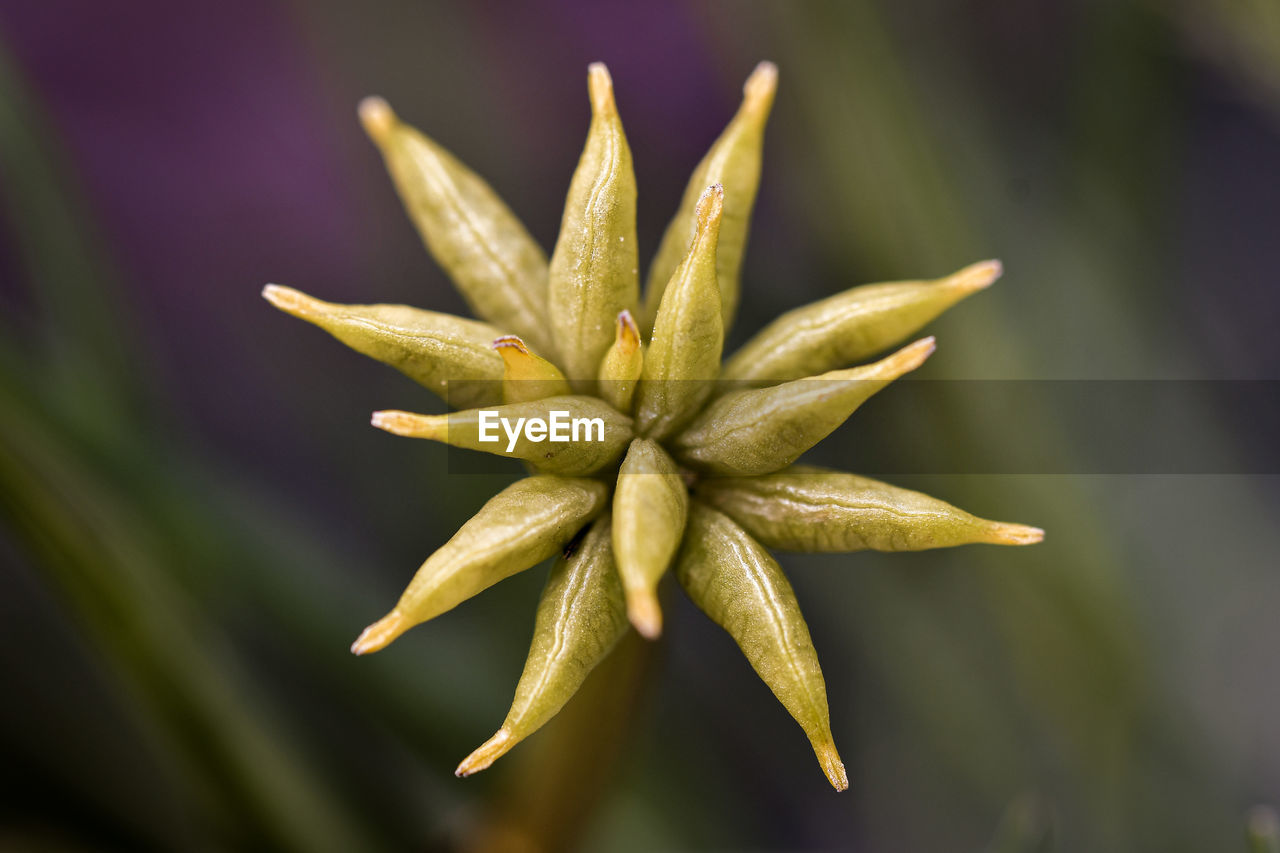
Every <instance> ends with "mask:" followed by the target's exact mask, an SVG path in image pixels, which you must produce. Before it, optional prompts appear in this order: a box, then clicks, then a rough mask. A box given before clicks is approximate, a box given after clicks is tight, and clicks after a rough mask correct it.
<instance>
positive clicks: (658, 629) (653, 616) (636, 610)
mask: <svg viewBox="0 0 1280 853" xmlns="http://www.w3.org/2000/svg"><path fill="white" fill-rule="evenodd" d="M626 593H627V619H628V620H629V621H630V622H631V624H632V626H633V627H635V629H636V632H637V633H638V634H639V635H640V636H642V637H644V638H645V639H646V640H656V639H658V637H660V636H662V608H661V607H660V606H659V605H658V596H657V595H656V594H655V593H654V591H653V590H652V589H646V588H643V587H635V588H630V589H628V590H627V591H626Z"/></svg>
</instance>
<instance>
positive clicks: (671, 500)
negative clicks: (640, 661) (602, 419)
mask: <svg viewBox="0 0 1280 853" xmlns="http://www.w3.org/2000/svg"><path fill="white" fill-rule="evenodd" d="M688 512H689V490H688V489H687V488H686V487H685V484H684V480H683V479H682V478H681V476H680V469H679V468H677V467H676V463H675V460H673V459H672V458H671V457H670V456H668V455H667V452H666V451H665V450H663V449H662V446H661V445H659V444H658V443H657V442H656V441H653V440H651V439H647V438H637V439H636V440H635V441H633V442H631V447H630V448H628V449H627V456H626V458H625V459H623V460H622V468H621V470H620V471H619V472H618V487H617V491H616V492H615V494H614V498H613V553H614V555H615V556H616V557H617V559H618V574H619V576H621V578H622V585H623V588H624V589H625V590H626V595H627V618H629V619H630V620H631V624H632V625H634V626H635V627H636V630H637V631H639V632H640V633H641V634H642V635H643V636H645V637H648V638H649V639H651V640H652V639H654V638H655V637H657V636H658V635H659V634H661V633H662V610H661V609H660V608H659V606H658V592H657V590H658V581H659V580H661V579H662V575H663V574H664V573H666V571H667V567H668V566H670V565H671V558H672V557H674V556H675V553H676V549H677V548H679V547H680V538H681V537H682V536H683V535H684V523H685V518H686V516H687V515H688Z"/></svg>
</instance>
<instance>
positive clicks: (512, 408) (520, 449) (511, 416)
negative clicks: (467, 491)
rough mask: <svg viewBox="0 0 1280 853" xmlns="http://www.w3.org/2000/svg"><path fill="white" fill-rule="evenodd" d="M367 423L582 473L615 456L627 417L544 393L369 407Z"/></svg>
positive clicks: (550, 470) (594, 403)
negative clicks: (416, 409) (434, 409)
mask: <svg viewBox="0 0 1280 853" xmlns="http://www.w3.org/2000/svg"><path fill="white" fill-rule="evenodd" d="M372 422H373V425H374V426H376V427H377V428H378V429H384V430H386V431H387V432H391V433H395V434H396V435H403V436H406V437H408V438H428V439H431V440H432V441H440V442H443V443H445V444H448V445H451V446H453V447H462V448H466V449H468V450H480V451H483V452H485V453H492V454H494V455H495V456H507V457H510V458H512V459H521V460H523V461H525V462H528V463H529V464H531V465H533V466H534V467H535V468H536V469H537V470H538V471H539V472H540V473H543V474H560V475H563V476H566V477H585V476H587V475H588V474H594V473H595V472H597V471H599V470H600V469H601V468H603V467H605V466H606V465H608V464H610V463H612V462H614V461H616V460H617V458H618V457H619V456H621V455H622V452H623V450H625V449H626V447H627V444H628V442H630V441H631V438H632V431H631V418H629V417H627V416H626V415H623V414H620V413H619V412H618V411H617V410H616V409H614V408H613V407H612V406H610V405H609V404H608V403H606V402H604V401H603V400H599V399H597V398H595V397H576V396H566V397H546V398H544V399H542V400H533V401H531V402H528V403H509V404H507V405H504V406H494V407H492V408H485V409H465V410H463V411H461V412H450V413H449V414H447V415H417V414H414V413H412V412H398V411H383V412H374V413H373V421H372Z"/></svg>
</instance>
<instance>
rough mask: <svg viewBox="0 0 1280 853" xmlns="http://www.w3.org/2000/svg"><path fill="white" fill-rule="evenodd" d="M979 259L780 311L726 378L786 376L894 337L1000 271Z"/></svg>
mask: <svg viewBox="0 0 1280 853" xmlns="http://www.w3.org/2000/svg"><path fill="white" fill-rule="evenodd" d="M1000 271H1001V267H1000V262H999V261H982V262H981V263H977V264H973V265H972V266H968V267H965V268H964V269H962V270H960V271H959V272H957V273H954V274H952V275H949V276H947V277H945V278H940V279H937V280H935V281H897V282H891V283H888V284H868V285H863V286H861V287H855V288H853V289H852V290H847V291H845V292H844V293H839V294H836V295H835V296H832V297H831V298H829V299H823V300H822V301H820V302H814V303H813V304H811V305H806V306H805V307H803V308H797V309H796V310H794V311H789V312H787V313H786V314H783V315H782V316H781V317H779V318H778V319H776V320H774V321H773V322H772V323H770V324H769V325H767V326H765V327H764V329H762V330H761V331H760V333H759V334H757V335H756V336H755V337H753V338H752V339H751V340H750V341H748V342H747V343H746V344H745V345H744V346H743V347H742V349H740V350H738V351H737V352H736V353H734V354H733V355H732V356H731V357H730V358H729V359H728V360H727V361H726V362H725V364H724V376H723V378H724V379H725V380H726V383H725V385H724V387H730V386H731V383H730V382H728V381H727V380H734V381H735V382H740V383H746V384H751V385H765V384H769V383H771V382H785V381H787V380H790V379H799V378H800V377H802V376H813V375H814V374H817V373H824V372H826V371H828V370H833V369H835V368H838V367H845V366H846V365H849V364H853V363H854V362H857V361H861V360H862V359H864V358H868V357H869V356H872V355H875V354H876V353H878V352H881V351H883V350H885V349H887V348H889V347H891V346H894V345H895V344H898V343H899V342H901V341H902V340H904V339H905V338H907V337H908V336H909V335H911V334H912V333H914V332H916V331H917V330H919V329H920V328H921V327H922V326H924V325H925V324H926V323H928V322H929V321H930V320H932V319H933V318H935V317H937V316H938V315H939V314H941V313H942V312H943V311H945V310H947V309H948V308H950V307H951V306H952V305H954V304H956V303H957V302H959V301H960V300H961V299H963V298H965V297H966V296H968V295H969V294H971V293H975V292H977V291H979V290H982V289H983V288H985V287H988V286H990V285H991V283H992V282H994V281H995V280H996V279H997V278H999V277H1000Z"/></svg>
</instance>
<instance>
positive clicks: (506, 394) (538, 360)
mask: <svg viewBox="0 0 1280 853" xmlns="http://www.w3.org/2000/svg"><path fill="white" fill-rule="evenodd" d="M493 348H494V350H496V351H497V353H498V355H500V356H502V365H503V370H502V401H503V402H504V403H526V402H529V401H530V400H541V399H542V398H543V397H563V396H564V395H566V394H570V393H572V392H571V391H570V390H569V383H568V382H567V381H566V380H565V378H564V374H563V373H561V372H560V368H558V367H556V366H555V365H554V364H552V363H551V362H549V361H547V360H546V359H545V358H542V357H541V356H537V355H534V354H533V353H531V352H529V348H528V347H527V346H525V345H524V341H522V340H520V339H519V338H518V337H516V336H515V335H503V336H502V337H500V338H498V339H497V340H496V341H494V342H493Z"/></svg>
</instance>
